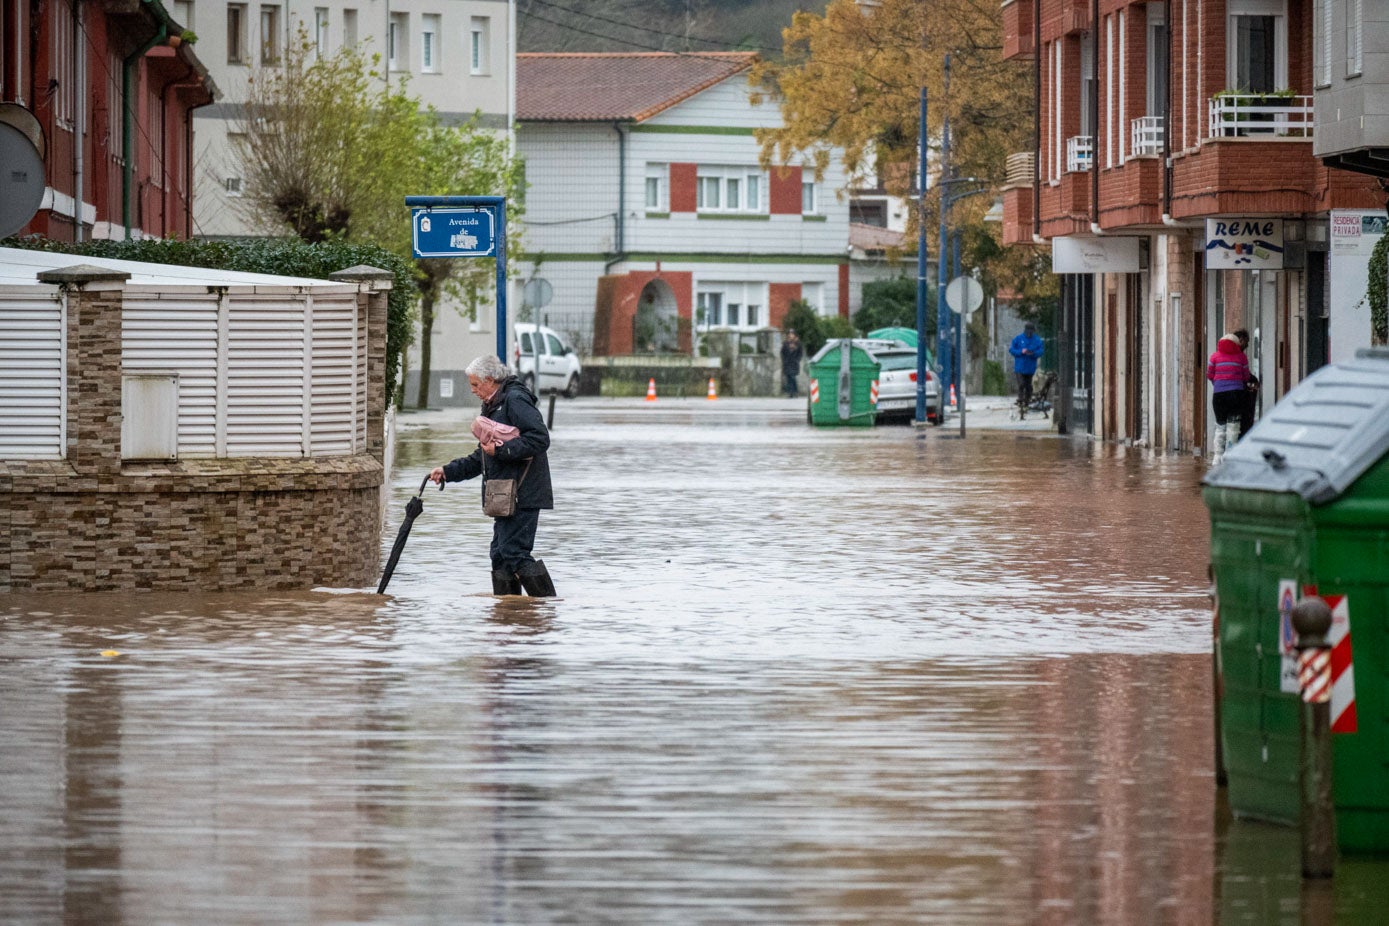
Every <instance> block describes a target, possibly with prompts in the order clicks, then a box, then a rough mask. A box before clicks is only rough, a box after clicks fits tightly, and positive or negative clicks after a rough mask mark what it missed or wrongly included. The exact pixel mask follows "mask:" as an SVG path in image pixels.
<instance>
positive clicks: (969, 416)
mask: <svg viewBox="0 0 1389 926" xmlns="http://www.w3.org/2000/svg"><path fill="white" fill-rule="evenodd" d="M1016 402H1017V400H1016V399H1015V398H1013V397H1012V396H1001V395H995V396H969V397H968V398H967V399H966V403H967V404H966V406H965V432H966V433H969V432H970V431H973V430H975V429H978V430H981V431H1021V432H1028V433H1032V434H1037V435H1040V436H1045V435H1051V436H1060V435H1058V434H1057V433H1056V429H1055V427H1054V426H1053V425H1052V420H1051V416H1050V415H1047V416H1046V417H1043V416H1042V415H1041V414H1039V413H1037V412H1029V413H1028V414H1027V417H1026V418H1024V419H1022V420H1017V419H1016V417H1015V416H1014V413H1013V410H1014V407H1015V405H1016ZM549 403H550V397H549V396H548V395H544V396H541V397H540V410H541V412H542V413H546V414H548V412H549ZM576 403H578V404H581V405H583V406H584V407H586V408H603V407H607V408H615V409H631V410H633V411H636V410H640V409H656V408H666V409H670V408H679V409H680V410H681V411H687V412H705V411H707V412H709V413H711V414H712V413H717V412H720V411H722V412H730V411H733V412H739V413H748V412H756V413H758V414H768V413H784V414H785V415H786V416H787V417H788V418H798V419H800V420H802V421H804V420H805V418H806V411H807V405H806V400H805V398H803V397H802V398H796V399H788V398H782V397H766V396H763V397H754V398H742V397H730V398H719V399H717V400H715V401H709V400H708V399H703V398H695V397H683V398H661V397H659V396H658V397H657V399H656V401H655V402H648V401H646V400H645V399H643V398H640V397H632V398H627V397H624V398H609V397H605V396H583V397H581V398H578V399H566V398H564V397H562V396H561V397H559V398H558V399H557V400H556V402H555V422H554V424H555V427H556V428H563V427H564V410H565V407H566V406H573V405H574V404H576ZM479 411H480V408H479V407H478V406H475V405H474V406H467V405H460V406H453V407H449V408H429V409H424V410H419V409H412V408H405V409H401V410H400V411H399V412H398V415H399V417H398V418H397V419H396V421H397V424H398V425H399V426H406V427H414V426H424V425H439V424H443V423H446V422H452V421H471V420H472V418H473V417H474V416H476V415H477V414H478V413H479ZM778 417H779V416H778ZM910 424H911V422H907V423H906V425H903V424H902V423H901V419H897V420H895V421H888V422H883V423H881V424H879V425H878V427H879V428H904V427H906V426H909V425H910ZM806 427H807V428H809V427H812V425H810V424H809V423H808V422H807V424H806ZM926 430H927V432H933V433H951V432H954V433H958V432H959V430H960V419H959V412H958V411H956V410H955V409H951V410H950V411H949V413H948V414H947V416H946V420H945V423H944V424H942V425H940V426H935V425H927V426H926Z"/></svg>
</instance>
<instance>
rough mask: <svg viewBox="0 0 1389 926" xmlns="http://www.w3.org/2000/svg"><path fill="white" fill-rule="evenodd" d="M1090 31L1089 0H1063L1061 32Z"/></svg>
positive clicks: (1066, 33)
mask: <svg viewBox="0 0 1389 926" xmlns="http://www.w3.org/2000/svg"><path fill="white" fill-rule="evenodd" d="M1089 31H1090V2H1089V0H1061V34H1062V35H1074V34H1076V33H1077V32H1089Z"/></svg>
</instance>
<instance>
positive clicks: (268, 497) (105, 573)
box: [0, 267, 390, 592]
mask: <svg viewBox="0 0 1389 926" xmlns="http://www.w3.org/2000/svg"><path fill="white" fill-rule="evenodd" d="M383 277H384V279H383ZM335 278H336V279H338V280H339V281H356V282H358V283H359V286H360V289H361V292H360V294H359V296H358V298H359V300H360V301H361V308H362V312H363V315H364V317H365V318H366V319H367V390H368V392H367V395H368V403H367V404H368V407H367V428H366V431H367V449H366V452H363V453H359V454H356V455H352V456H337V457H325V458H317V459H267V458H235V459H187V460H179V461H177V462H170V463H150V462H144V461H141V462H122V460H121V456H120V435H121V421H122V419H121V408H120V402H121V359H120V355H121V351H120V341H121V308H122V297H123V288H124V281H125V279H126V275H125V274H123V273H113V272H112V271H110V270H106V269H103V268H95V267H76V268H70V269H69V270H63V271H55V272H52V273H45V274H40V279H41V281H42V282H47V283H57V284H59V285H62V286H63V287H65V288H66V290H67V294H68V331H67V337H68V390H67V395H68V409H67V420H68V434H67V446H68V452H67V454H66V459H63V460H42V461H40V460H21V461H0V591H17V590H33V591H46V592H58V591H98V590H123V589H197V590H200V591H222V590H231V589H252V588H255V589H269V588H279V589H287V588H311V587H314V586H319V585H328V586H349V587H360V586H363V585H371V584H374V583H375V581H376V578H377V571H378V568H379V558H380V529H381V504H382V501H381V486H382V484H383V482H384V477H385V474H384V469H383V466H382V459H383V457H384V448H385V441H384V432H383V420H384V412H385V397H384V388H385V386H384V383H385V342H386V290H387V289H388V288H389V285H390V283H389V279H390V278H389V275H383V274H381V273H380V272H379V271H373V270H371V268H352V270H351V271H344V272H343V273H342V274H339V275H335Z"/></svg>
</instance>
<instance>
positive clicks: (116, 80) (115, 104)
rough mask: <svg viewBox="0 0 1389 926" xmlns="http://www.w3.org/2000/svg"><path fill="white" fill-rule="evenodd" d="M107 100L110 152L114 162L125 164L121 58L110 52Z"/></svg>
mask: <svg viewBox="0 0 1389 926" xmlns="http://www.w3.org/2000/svg"><path fill="white" fill-rule="evenodd" d="M106 76H107V90H106V93H107V99H109V100H110V101H111V106H110V108H109V109H108V110H107V113H106V118H107V122H106V133H107V134H108V135H109V136H110V137H111V149H110V150H111V152H112V154H113V155H114V156H115V158H116V160H117V161H118V162H120V163H122V164H123V163H125V154H124V152H125V114H124V110H125V105H126V103H125V95H124V93H123V92H122V84H121V56H120V55H118V54H116V53H114V52H112V53H111V54H110V55H109V56H108V57H107V61H106Z"/></svg>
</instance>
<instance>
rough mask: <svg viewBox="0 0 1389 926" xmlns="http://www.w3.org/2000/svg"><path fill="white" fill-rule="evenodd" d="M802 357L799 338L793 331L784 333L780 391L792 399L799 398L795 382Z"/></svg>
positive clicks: (798, 389)
mask: <svg viewBox="0 0 1389 926" xmlns="http://www.w3.org/2000/svg"><path fill="white" fill-rule="evenodd" d="M804 355H805V349H804V348H802V347H801V339H800V337H799V336H798V335H797V334H796V332H794V331H788V332H786V340H784V341H782V342H781V377H782V380H783V381H784V384H783V386H782V391H783V392H785V393H786V395H787V396H788V397H790V398H792V399H794V398H797V397H799V396H800V387H799V386H798V385H797V380H798V379H799V377H800V375H801V357H802V356H804Z"/></svg>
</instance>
